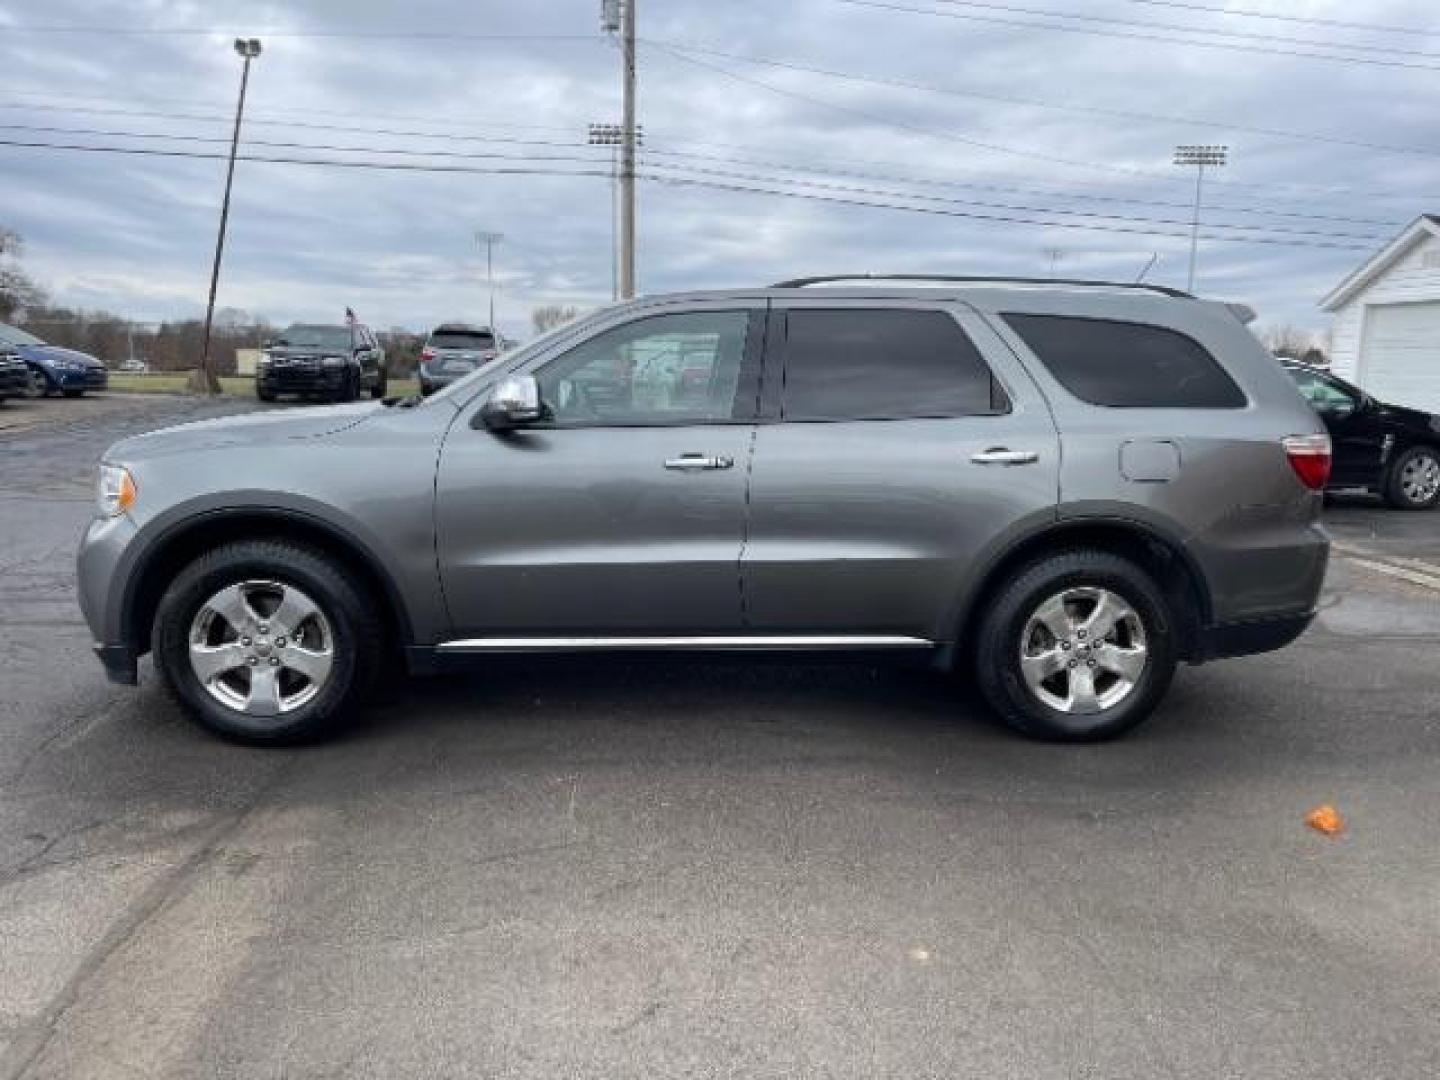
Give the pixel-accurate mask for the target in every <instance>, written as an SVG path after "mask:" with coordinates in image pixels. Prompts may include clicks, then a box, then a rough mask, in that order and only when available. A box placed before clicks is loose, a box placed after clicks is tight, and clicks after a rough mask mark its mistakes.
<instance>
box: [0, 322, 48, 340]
mask: <svg viewBox="0 0 1440 1080" xmlns="http://www.w3.org/2000/svg"><path fill="white" fill-rule="evenodd" d="M0 344H3V345H44V344H45V342H43V341H41V340H40V339H39V338H38V337H36V336H35V335H34V334H27V333H26V332H25V331H24V330H19V329H17V328H16V327H13V326H6V325H5V324H4V323H0Z"/></svg>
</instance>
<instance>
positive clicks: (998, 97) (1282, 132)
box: [648, 40, 1440, 157]
mask: <svg viewBox="0 0 1440 1080" xmlns="http://www.w3.org/2000/svg"><path fill="white" fill-rule="evenodd" d="M648 43H649V44H652V45H657V46H668V47H669V48H670V49H671V50H674V51H678V52H684V53H698V54H700V55H703V56H718V57H721V58H723V59H727V60H739V61H741V62H743V63H747V64H758V65H761V66H762V67H773V68H780V69H782V70H786V71H799V72H804V73H806V74H810V75H823V76H827V77H829V78H833V79H845V80H847V81H850V82H860V83H868V84H870V85H873V86H887V87H891V88H895V89H901V90H919V91H922V92H925V93H930V94H944V95H946V96H948V97H964V98H975V99H976V100H979V101H993V102H999V103H1001V104H1004V105H1020V106H1025V107H1027V108H1035V109H1053V110H1057V111H1060V112H1075V113H1086V114H1089V115H1092V116H1108V117H1113V118H1115V119H1119V120H1144V121H1147V122H1152V123H1157V124H1188V125H1190V126H1192V127H1209V128H1216V129H1219V130H1223V131H1243V132H1247V133H1249V134H1253V135H1266V136H1271V137H1274V138H1281V139H1292V140H1294V141H1296V142H1306V143H1311V142H1323V143H1334V144H1335V145H1337V146H1351V147H1356V148H1358V149H1363V150H1380V151H1385V152H1388V153H1394V154H1414V155H1419V156H1423V157H1440V150H1437V149H1435V148H1434V147H1419V146H1397V145H1394V144H1391V143H1376V142H1368V141H1365V140H1362V139H1349V138H1345V137H1343V136H1338V135H1325V134H1321V133H1317V132H1311V131H1290V130H1287V129H1284V128H1273V127H1256V126H1253V125H1247V124H1238V123H1234V122H1232V121H1228V120H1209V119H1203V118H1196V117H1193V116H1172V115H1167V114H1164V113H1152V112H1139V111H1135V110H1131V109H1107V108H1101V107H1099V106H1093V105H1074V104H1067V103H1061V102H1054V101H1042V100H1039V99H1036V98H1025V97H1014V96H1011V95H1005V94H989V93H982V92H979V91H975V90H959V89H956V88H954V87H949V86H941V85H939V84H937V83H924V82H915V81H913V80H909V79H897V78H890V77H887V76H881V75H862V74H859V73H857V72H852V71H840V70H837V69H835V68H826V67H820V66H817V65H814V64H806V63H802V62H800V61H794V60H777V59H773V58H770V57H760V56H751V55H748V54H745V53H736V52H729V51H726V50H724V49H713V48H709V47H708V46H702V45H692V44H690V43H688V42H679V41H658V40H651V41H649V42H648Z"/></svg>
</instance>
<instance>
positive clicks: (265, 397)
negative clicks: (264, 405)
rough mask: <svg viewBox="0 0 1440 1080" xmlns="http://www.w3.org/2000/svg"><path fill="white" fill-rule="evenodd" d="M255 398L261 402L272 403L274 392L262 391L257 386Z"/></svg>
mask: <svg viewBox="0 0 1440 1080" xmlns="http://www.w3.org/2000/svg"><path fill="white" fill-rule="evenodd" d="M255 396H256V397H257V398H259V399H260V400H261V401H274V400H275V391H273V390H262V389H260V387H259V386H258V385H257V386H256V387H255Z"/></svg>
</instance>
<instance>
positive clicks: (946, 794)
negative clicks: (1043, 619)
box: [0, 395, 1440, 1080]
mask: <svg viewBox="0 0 1440 1080" xmlns="http://www.w3.org/2000/svg"><path fill="white" fill-rule="evenodd" d="M253 407H255V406H254V403H253V402H251V403H244V402H237V401H228V402H221V403H218V404H215V403H201V402H195V401H190V400H186V399H180V398H156V397H145V398H140V397H122V396H120V395H109V396H107V397H104V398H95V399H86V400H82V401H66V402H59V401H55V402H29V403H12V404H11V405H9V406H7V407H6V409H5V410H4V411H3V415H0V420H3V421H5V423H4V424H0V566H3V570H4V573H3V576H0V599H3V604H0V645H3V657H4V666H3V668H0V1080H10V1078H13V1077H21V1076H24V1077H96V1078H100V1077H104V1078H113V1077H120V1076H132V1075H133V1076H144V1077H197V1076H224V1077H247V1078H248V1077H257V1078H258V1077H280V1076H284V1077H322V1076H326V1077H342V1076H343V1077H372V1076H373V1077H398V1076H446V1077H454V1076H486V1077H491V1076H523V1077H537V1078H539V1077H544V1078H554V1077H561V1076H587V1077H626V1076H679V1075H686V1076H776V1077H779V1076H787V1077H788V1076H845V1077H866V1078H873V1077H881V1076H894V1077H905V1078H907V1080H912V1078H916V1077H957V1076H977V1077H1010V1076H1014V1077H1026V1078H1032V1077H1057V1078H1058V1077H1066V1078H1071V1077H1125V1078H1131V1077H1150V1076H1179V1077H1195V1078H1197V1080H1199V1078H1204V1080H1214V1078H1218V1077H1246V1078H1253V1077H1267V1078H1268V1077H1296V1078H1303V1080H1317V1078H1326V1080H1330V1078H1341V1077H1355V1078H1365V1080H1374V1078H1380V1077H1384V1078H1387V1080H1393V1078H1403V1077H1416V1078H1421V1077H1423V1078H1426V1080H1430V1078H1433V1077H1435V1076H1436V1075H1437V1074H1440V1019H1437V1017H1440V843H1437V841H1436V837H1437V836H1440V681H1437V677H1436V672H1437V657H1440V649H1437V645H1440V588H1432V587H1430V586H1428V585H1426V584H1424V580H1425V575H1426V574H1427V573H1433V574H1434V575H1436V577H1437V584H1440V514H1429V515H1402V514H1394V513H1389V512H1386V511H1383V510H1380V509H1377V508H1376V507H1374V506H1372V505H1370V504H1368V503H1366V502H1365V501H1363V500H1346V501H1342V502H1340V503H1338V504H1337V505H1336V506H1335V507H1334V508H1333V510H1332V512H1331V514H1330V517H1331V523H1332V528H1333V531H1334V533H1335V535H1336V537H1337V539H1338V540H1339V541H1340V542H1341V543H1342V544H1343V545H1344V553H1343V554H1342V555H1341V556H1340V557H1339V558H1337V560H1336V562H1335V565H1334V569H1333V572H1332V575H1331V581H1330V585H1329V589H1328V593H1327V597H1326V600H1325V605H1326V607H1325V612H1324V614H1323V616H1322V618H1321V620H1320V623H1319V625H1318V626H1317V627H1316V628H1315V629H1314V630H1313V631H1312V632H1311V633H1310V634H1308V635H1307V636H1306V637H1305V638H1304V639H1302V641H1301V642H1300V643H1299V644H1298V645H1296V646H1295V647H1293V648H1291V649H1289V650H1287V651H1285V652H1282V653H1278V654H1275V655H1272V656H1269V657H1259V658H1252V659H1249V660H1242V661H1234V662H1228V663H1223V664H1215V665H1211V666H1206V667H1202V668H1191V669H1186V670H1183V671H1182V672H1181V674H1180V676H1179V677H1178V678H1177V681H1176V685H1175V688H1174V690H1173V692H1172V694H1171V697H1170V699H1169V704H1168V705H1167V707H1166V708H1165V709H1164V710H1163V712H1162V713H1161V715H1159V716H1158V717H1157V718H1156V719H1155V720H1153V721H1152V722H1151V723H1150V724H1149V725H1148V726H1147V727H1145V728H1143V729H1141V730H1140V731H1139V732H1137V733H1136V734H1135V735H1133V736H1132V737H1130V738H1128V739H1126V740H1124V741H1121V742H1119V743H1115V744H1110V745H1106V746H1099V747H1054V746H1041V745H1035V744H1032V743H1028V742H1023V741H1020V740H1018V739H1016V738H1013V737H1011V736H1010V735H1008V734H1006V733H1004V732H1003V731H1001V730H999V729H997V728H996V727H994V726H992V725H991V724H990V723H989V722H988V721H987V720H986V719H985V718H984V713H983V711H982V710H981V709H980V707H979V706H978V705H977V704H976V702H975V700H974V699H973V698H972V697H971V696H970V695H969V694H968V693H967V692H966V691H965V690H964V689H962V688H957V687H955V686H953V685H951V684H950V683H949V682H947V681H946V680H944V679H941V678H939V677H937V676H934V675H931V674H927V673H922V672H896V671H875V670H871V669H868V668H863V667H861V668H851V667H840V666H799V665H793V664H778V663H776V664H760V665H755V666H743V665H740V664H738V663H726V664H718V663H698V662H691V663H685V664H673V665H665V666H659V665H643V664H630V663H614V662H603V663H602V662H597V661H593V660H592V661H578V660H576V661H564V662H556V663H551V664H539V663H535V662H529V661H518V660H517V661H512V662H507V663H497V664H496V665H495V666H494V667H493V668H491V669H489V670H487V671H486V672H484V673H483V674H477V675H474V676H471V677H468V678H464V679H447V680H437V681H429V682H415V683H407V682H403V681H400V682H398V683H397V685H396V687H395V688H394V689H393V690H391V691H389V692H388V693H387V694H386V696H385V697H384V698H383V699H382V700H380V701H378V702H377V703H376V704H375V706H374V707H373V708H372V709H371V710H370V711H369V713H368V714H367V715H366V716H365V717H364V718H363V720H362V722H361V723H360V724H359V725H358V726H357V728H356V729H355V730H354V731H352V732H351V733H350V734H349V735H348V736H346V737H344V738H342V739H340V740H339V741H337V742H334V743H331V744H328V745H325V746H322V747H317V748H313V749H308V750H301V751H258V750H247V749H241V748H237V747H234V746H228V745H225V744H222V743H219V742H216V741H214V740H212V739H210V738H207V737H205V736H204V735H201V734H199V733H198V732H197V731H195V730H194V729H192V728H191V727H190V726H189V725H188V724H186V723H185V722H184V721H183V720H182V719H181V718H180V717H179V716H178V715H177V713H176V712H175V711H174V709H173V708H172V707H171V706H170V705H169V704H168V703H167V702H166V701H165V700H164V699H163V698H162V696H161V695H160V693H159V692H158V690H157V688H156V686H155V682H154V679H153V676H152V675H151V672H150V671H149V668H148V665H146V666H143V667H142V685H141V687H140V688H139V689H138V690H135V689H129V688H120V687H112V686H110V685H109V684H107V683H106V682H105V681H104V678H103V676H102V674H101V672H100V668H99V666H98V665H97V664H96V663H95V662H94V660H93V658H92V657H91V656H90V654H89V642H88V640H87V633H86V630H85V628H84V626H83V624H82V622H81V619H80V615H79V612H78V610H77V609H76V607H75V602H74V594H73V564H72V560H73V556H74V550H75V544H76V541H77V539H78V536H79V533H80V531H81V529H82V527H83V524H84V522H85V520H86V519H87V518H88V516H89V514H90V508H91V487H92V466H93V463H94V461H95V459H96V458H97V456H98V454H99V453H100V451H101V450H102V449H103V448H104V447H105V446H106V445H108V444H109V443H110V442H111V441H113V440H114V439H116V438H119V437H121V436H122V435H124V434H127V433H129V432H132V431H136V430H142V429H145V428H148V427H155V426H160V425H162V424H165V423H173V422H178V421H182V420H188V419H196V418H199V417H202V416H206V415H214V414H216V413H218V412H224V411H234V410H237V409H240V408H253ZM12 410H13V413H12ZM22 410H23V411H24V412H25V414H26V416H27V417H31V420H30V421H29V422H25V423H21V422H16V423H11V422H10V421H11V420H12V419H13V417H15V416H19V415H20V414H21V413H22ZM42 410H43V412H44V414H45V416H44V417H43V419H38V420H37V419H33V416H38V415H40V413H41V411H42ZM32 413H33V416H32ZM1406 560H1411V561H1406ZM1414 560H1419V562H1415V561H1414ZM1377 566H1378V567H1379V569H1377ZM1426 566H1429V567H1430V568H1431V569H1430V570H1428V571H1427V570H1426V569H1425V568H1426ZM1403 570H1408V571H1410V573H1409V574H1408V575H1407V574H1402V573H1400V572H1399V571H1403ZM1321 802H1333V803H1334V804H1335V805H1336V806H1337V807H1338V808H1339V809H1340V811H1341V813H1342V814H1343V815H1344V816H1345V818H1346V821H1347V825H1348V828H1347V831H1346V832H1345V833H1344V834H1343V835H1342V836H1340V837H1339V838H1336V839H1328V838H1326V837H1323V836H1321V835H1319V834H1318V833H1315V832H1314V831H1312V830H1310V829H1308V828H1306V827H1305V825H1304V824H1303V817H1304V815H1305V813H1306V811H1307V810H1309V809H1310V808H1311V807H1312V806H1314V805H1316V804H1318V803H1321Z"/></svg>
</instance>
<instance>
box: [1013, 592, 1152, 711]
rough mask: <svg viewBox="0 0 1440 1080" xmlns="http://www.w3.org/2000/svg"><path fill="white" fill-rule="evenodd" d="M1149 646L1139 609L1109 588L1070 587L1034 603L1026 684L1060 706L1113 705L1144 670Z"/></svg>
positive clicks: (1025, 641)
mask: <svg viewBox="0 0 1440 1080" xmlns="http://www.w3.org/2000/svg"><path fill="white" fill-rule="evenodd" d="M1148 659H1149V648H1148V646H1147V644H1146V640H1145V627H1144V624H1143V623H1142V622H1141V620H1140V616H1139V615H1138V614H1137V613H1136V611H1135V609H1134V608H1133V607H1131V606H1130V604H1128V603H1127V602H1126V601H1125V600H1124V599H1123V598H1122V597H1120V596H1119V595H1118V594H1116V593H1114V592H1111V591H1110V590H1109V589H1102V588H1096V587H1091V586H1082V587H1077V588H1071V589H1066V590H1064V591H1063V592H1059V593H1056V594H1055V595H1053V596H1051V597H1049V598H1048V599H1047V600H1045V601H1044V602H1043V603H1042V604H1040V605H1039V606H1038V607H1036V608H1035V610H1034V611H1033V612H1032V613H1031V615H1030V617H1029V618H1028V619H1027V620H1026V622H1025V629H1024V631H1023V633H1022V634H1021V636H1020V671H1021V674H1022V675H1023V676H1024V679H1025V685H1026V686H1027V687H1028V688H1029V690H1030V692H1031V693H1032V694H1033V695H1034V696H1035V697H1036V698H1037V699H1038V700H1039V701H1041V702H1042V703H1044V704H1045V705H1047V706H1049V707H1050V708H1052V709H1054V710H1056V711H1057V712H1063V713H1071V714H1093V713H1101V712H1105V711H1106V710H1108V709H1111V708H1114V707H1115V706H1116V705H1118V704H1120V702H1122V701H1124V700H1125V699H1126V698H1127V697H1129V696H1130V695H1131V693H1133V692H1134V690H1135V687H1136V685H1137V684H1138V683H1139V682H1140V679H1141V677H1142V676H1143V675H1144V674H1145V668H1146V664H1147V663H1148Z"/></svg>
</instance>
